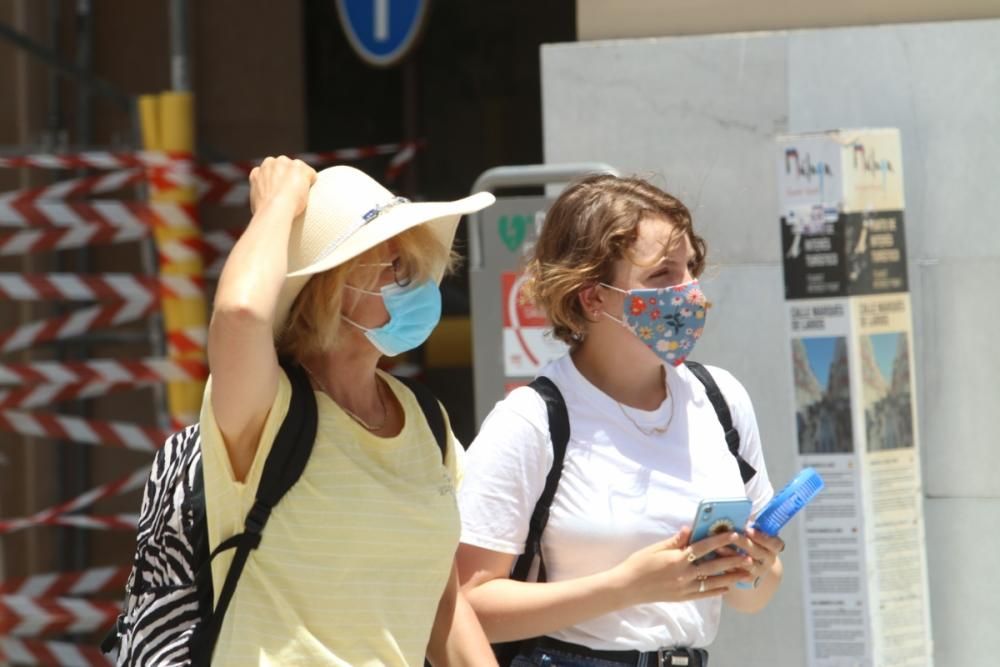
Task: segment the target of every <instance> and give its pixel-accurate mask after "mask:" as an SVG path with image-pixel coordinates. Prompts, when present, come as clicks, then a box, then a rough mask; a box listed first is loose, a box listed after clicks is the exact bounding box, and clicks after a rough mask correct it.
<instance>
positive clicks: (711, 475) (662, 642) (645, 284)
mask: <svg viewBox="0 0 1000 667" xmlns="http://www.w3.org/2000/svg"><path fill="white" fill-rule="evenodd" d="M704 263H705V243H704V241H703V240H702V239H701V238H700V237H699V236H698V235H696V234H695V232H694V230H693V228H692V223H691V215H690V213H689V212H688V210H687V208H686V207H685V206H684V204H683V203H681V202H680V201H679V200H677V199H676V198H674V197H672V196H670V195H668V194H667V193H665V192H663V191H662V190H660V189H658V188H656V187H654V186H653V185H651V184H649V183H648V182H646V181H643V180H641V179H634V178H631V179H630V178H618V177H614V176H595V177H591V178H588V179H586V180H583V181H581V182H579V183H576V184H574V185H571V186H570V187H568V188H567V189H566V190H565V191H564V192H563V194H562V195H561V196H560V197H559V199H558V200H557V201H556V202H555V203H554V204H553V206H552V208H551V209H550V211H549V213H548V214H547V216H546V219H545V225H544V227H543V228H542V230H541V233H540V235H539V239H538V242H537V243H536V245H535V248H534V256H533V258H532V260H531V262H530V263H529V265H528V274H529V283H528V286H529V291H530V294H531V296H532V297H533V299H534V301H535V303H536V304H537V305H538V306H540V307H541V308H542V309H543V310H544V311H545V313H546V314H547V315H548V318H549V320H550V321H551V322H552V325H553V333H554V335H555V336H556V337H557V338H559V339H561V340H563V341H565V342H566V343H567V344H568V345H569V346H570V352H569V354H568V355H566V356H564V357H563V358H561V359H558V360H556V361H554V362H552V363H551V364H549V365H548V366H546V367H545V368H543V369H542V371H541V375H543V376H545V377H547V378H548V379H549V380H551V382H552V383H554V384H555V386H556V388H557V389H558V390H559V392H560V393H561V395H562V398H563V400H564V401H565V405H566V408H567V411H568V420H569V439H568V442H567V445H566V449H565V458H564V462H563V465H562V473H561V477H560V479H559V482H558V486H556V487H555V494H554V496H552V497H551V506H550V507H551V511H550V514H549V516H548V522H547V524H544V523H543V524H541V525H544V529H543V532H542V533H541V550H540V553H541V557H542V560H541V563H537V564H536V569H537V571H538V572H539V573H544V574H545V576H546V578H545V580H544V581H541V582H540V581H536V580H535V578H534V577H532V578H531V580H530V581H527V582H526V581H515V580H513V579H512V578H511V569H512V566H513V565H514V563H515V559H517V557H518V556H519V555H520V554H521V553H522V552H524V551H525V541H526V538H527V536H528V535H529V525H530V524H531V523H532V522H533V520H532V514H533V512H534V508H535V507H536V503H538V502H539V498H540V497H542V493H543V489H544V488H545V487H546V478H547V476H548V474H549V471H550V470H551V469H552V467H553V461H554V458H553V443H552V441H551V439H550V424H549V417H548V414H547V409H546V402H545V401H543V399H542V397H541V395H540V394H539V393H536V392H535V391H533V390H532V389H530V388H518V389H515V390H514V391H513V392H511V394H510V395H509V396H508V397H507V398H506V399H504V400H503V401H501V402H500V403H498V404H497V406H496V407H495V408H494V410H493V411H492V412H491V413H490V415H489V417H487V419H486V421H485V423H484V424H483V427H482V430H481V431H480V433H479V435H478V436H477V437H476V439H475V441H474V442H473V444H472V446H471V447H470V449H469V452H468V455H467V458H466V468H465V476H464V478H463V482H462V487H461V490H460V493H459V506H460V508H461V511H462V524H463V530H462V545H461V547H460V548H459V573H460V577H461V579H462V582H463V586H464V589H465V590H466V591H467V593H466V594H467V596H468V598H469V601H470V603H471V604H472V605H473V607H474V608H475V609H476V612H477V613H478V614H479V618H480V620H481V621H482V623H483V627H484V628H485V629H486V632H487V634H488V635H489V637H490V639H491V640H492V641H496V642H521V644H520V647H519V651H518V652H517V655H516V657H514V659H513V662H512V663H511V664H513V665H516V666H518V667H522V666H527V665H549V666H551V667H564V666H573V667H575V666H580V667H620V666H623V665H655V666H662V665H686V666H687V667H703V666H704V665H705V664H707V661H708V655H707V647H708V645H709V644H710V643H711V642H712V640H713V638H714V637H715V635H716V632H717V631H718V627H719V617H720V612H721V608H722V605H723V604H727V605H728V606H730V607H732V608H734V609H737V610H741V611H746V612H753V611H757V610H759V609H761V608H763V607H764V606H765V605H766V604H767V602H768V601H769V600H770V599H771V597H772V596H773V595H774V592H775V590H776V589H777V587H778V583H779V582H780V580H781V561H780V560H779V559H778V552H779V551H780V550H781V548H782V544H781V541H780V540H779V539H777V538H770V537H768V536H767V535H764V534H759V533H756V532H754V531H752V530H751V531H749V532H748V533H747V535H745V536H743V535H738V534H736V533H724V534H722V535H717V536H713V537H709V538H707V539H704V540H700V541H697V542H694V543H689V542H690V540H689V537H690V535H691V530H690V525H691V523H692V520H693V518H694V516H695V511H696V507H697V505H698V502H699V500H701V499H703V498H726V497H736V496H739V497H742V496H747V497H749V498H750V500H751V501H752V504H753V508H754V511H755V512H759V511H760V509H761V508H762V507H763V506H764V505H765V504H766V503H767V501H768V500H769V499H770V498H771V496H772V495H773V491H772V488H771V484H770V482H769V481H768V478H767V470H766V467H765V465H764V458H763V453H762V451H761V445H760V437H759V435H758V432H757V423H756V420H755V418H754V413H753V407H752V405H751V403H750V398H749V396H748V395H747V392H746V390H744V388H743V386H742V385H741V384H740V383H739V382H738V381H737V380H736V379H735V378H734V377H733V376H732V375H730V374H729V373H727V372H725V371H724V370H722V369H719V368H712V369H711V370H710V374H711V377H713V378H714V380H715V382H716V383H717V385H718V387H719V388H720V389H721V392H722V394H723V396H724V397H725V399H726V402H727V403H728V406H727V407H728V410H729V413H730V414H731V418H732V421H733V423H734V424H735V428H736V431H737V432H738V433H739V436H740V444H739V447H738V452H736V453H738V455H739V457H737V456H734V455H733V452H732V451H730V450H729V446H728V443H727V439H726V436H725V434H724V431H723V428H722V425H721V424H720V418H719V415H718V414H717V412H716V410H715V409H714V407H713V404H712V402H711V400H710V399H709V398H708V396H707V385H705V384H703V381H701V380H699V379H698V378H697V377H696V375H695V374H694V373H693V372H692V370H691V369H690V368H688V367H687V366H685V365H684V363H683V362H684V360H685V358H686V357H687V355H688V354H689V353H690V352H691V350H692V348H693V347H694V345H695V343H696V342H697V340H698V338H699V337H700V336H701V333H702V331H703V330H704V327H705V326H706V319H705V313H706V310H707V303H706V300H705V295H704V294H703V292H702V291H701V288H700V286H699V284H698V281H697V277H698V276H699V274H700V273H701V271H702V268H703V267H704ZM709 326H711V325H710V324H709ZM742 468H746V469H747V470H748V471H749V470H751V469H752V470H754V471H755V474H753V475H752V476H749V472H748V473H747V481H746V483H744V475H743V474H741V473H742V472H743V471H742V470H741V469H742ZM733 547H737V548H739V549H742V550H743V553H742V554H741V553H738V552H737V551H735V550H734V548H733ZM710 552H718V555H719V557H718V558H716V559H714V560H708V561H705V562H703V561H702V560H701V558H702V557H703V556H705V555H706V554H709V553H710ZM529 553H530V552H529ZM542 566H544V567H542ZM518 569H519V570H520V568H518ZM525 569H526V568H525ZM737 584H743V585H745V586H747V588H739V587H737Z"/></svg>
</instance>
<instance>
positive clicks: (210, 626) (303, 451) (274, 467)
mask: <svg viewBox="0 0 1000 667" xmlns="http://www.w3.org/2000/svg"><path fill="white" fill-rule="evenodd" d="M281 367H282V368H283V369H284V370H285V373H286V374H287V375H288V379H289V380H290V381H291V384H292V398H291V402H290V403H289V406H288V414H286V415H285V419H284V421H282V422H281V426H280V427H279V428H278V434H277V435H276V436H275V438H274V444H273V445H271V451H270V452H269V453H268V455H267V460H266V461H265V462H264V470H263V471H262V472H261V477H260V484H258V486H257V494H256V497H255V500H254V504H253V507H251V508H250V511H249V512H248V513H247V518H246V522H245V523H244V525H243V532H242V533H239V534H237V535H233V536H232V537H230V538H229V539H227V540H225V541H224V542H222V543H221V544H220V545H219V546H218V547H216V548H215V551H213V552H212V555H211V558H210V559H209V561H208V562H206V563H204V564H203V565H202V567H203V568H205V569H209V568H210V567H211V559H212V558H215V556H216V555H218V554H219V553H221V552H223V551H226V550H227V549H236V553H234V554H233V560H232V563H231V564H230V566H229V571H228V572H227V573H226V580H225V582H224V583H223V585H222V591H221V592H220V593H219V601H218V602H217V603H216V605H215V610H214V611H213V612H212V615H211V616H210V617H209V618H207V619H205V621H204V623H202V625H201V626H200V627H199V628H198V630H197V635H196V637H194V638H193V640H192V651H191V655H192V662H193V663H194V664H195V665H208V664H210V663H211V660H212V653H213V652H214V650H215V643H216V641H217V640H218V638H219V631H220V630H221V629H222V620H223V619H224V618H225V615H226V610H227V609H228V608H229V603H230V602H231V601H232V598H233V593H235V592H236V584H237V583H238V582H239V579H240V575H241V574H242V573H243V568H244V566H245V565H246V562H247V558H248V557H249V556H250V552H251V551H252V550H254V549H256V548H257V547H258V546H259V545H260V540H261V534H262V532H263V530H264V526H266V525H267V520H268V518H269V517H270V516H271V510H272V509H274V506H275V505H277V504H278V502H279V501H280V500H281V499H282V497H284V495H285V493H286V492H287V491H288V490H289V489H290V488H292V486H294V485H295V483H296V482H297V481H298V480H299V477H301V476H302V471H303V470H305V467H306V463H308V461H309V455H310V454H312V448H313V443H314V441H315V440H316V427H317V422H318V417H317V408H316V396H315V395H314V394H313V390H312V385H311V384H310V383H309V378H308V377H307V376H306V374H305V371H303V370H302V367H301V366H299V365H298V364H296V363H294V362H292V361H290V360H287V359H282V360H281ZM201 574H202V573H199V575H201ZM209 576H210V575H209Z"/></svg>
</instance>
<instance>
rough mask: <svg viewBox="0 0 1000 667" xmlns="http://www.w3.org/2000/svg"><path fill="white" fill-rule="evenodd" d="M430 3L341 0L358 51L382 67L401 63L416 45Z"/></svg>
mask: <svg viewBox="0 0 1000 667" xmlns="http://www.w3.org/2000/svg"><path fill="white" fill-rule="evenodd" d="M428 1H429V0H337V12H338V13H339V14H340V22H341V23H342V24H343V26H344V32H345V33H347V39H348V41H349V42H350V43H351V46H352V47H354V50H355V51H356V52H357V54H358V55H359V56H361V58H362V59H363V60H364V61H365V62H368V63H370V64H372V65H377V66H379V67H387V66H389V65H394V64H395V63H397V62H399V61H400V60H401V59H402V58H403V56H405V55H406V54H407V52H408V51H409V50H410V48H411V47H412V46H413V44H414V42H416V40H417V37H418V36H419V35H420V30H421V28H422V27H423V23H424V17H425V15H426V14H427V3H428Z"/></svg>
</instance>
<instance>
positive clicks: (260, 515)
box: [243, 500, 271, 535]
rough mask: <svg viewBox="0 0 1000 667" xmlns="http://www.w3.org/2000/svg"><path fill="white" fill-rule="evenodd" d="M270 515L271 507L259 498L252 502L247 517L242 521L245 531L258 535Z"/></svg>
mask: <svg viewBox="0 0 1000 667" xmlns="http://www.w3.org/2000/svg"><path fill="white" fill-rule="evenodd" d="M270 516H271V508H270V507H268V506H267V505H264V504H263V503H262V502H260V501H259V500H258V501H256V502H254V504H253V507H251V508H250V511H249V512H247V519H246V521H245V522H244V523H243V527H244V528H245V529H246V532H248V533H252V534H253V535H260V534H261V532H263V530H264V526H265V525H267V520H268V518H269V517H270Z"/></svg>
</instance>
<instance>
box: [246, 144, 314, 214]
mask: <svg viewBox="0 0 1000 667" xmlns="http://www.w3.org/2000/svg"><path fill="white" fill-rule="evenodd" d="M315 181H316V170H315V169H313V168H312V167H310V166H309V165H307V164H306V163H305V162H303V161H302V160H293V159H291V158H288V157H285V156H284V155H280V156H278V157H269V158H264V161H263V162H261V163H260V166H258V167H254V168H253V170H252V171H251V172H250V212H251V213H256V212H257V211H258V210H260V209H261V208H263V207H265V206H274V205H283V206H288V207H289V208H290V209H291V216H292V217H295V216H297V215H298V214H299V213H301V212H302V211H304V210H305V208H306V202H307V201H308V200H309V188H310V187H312V184H313V183H314V182H315Z"/></svg>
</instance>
